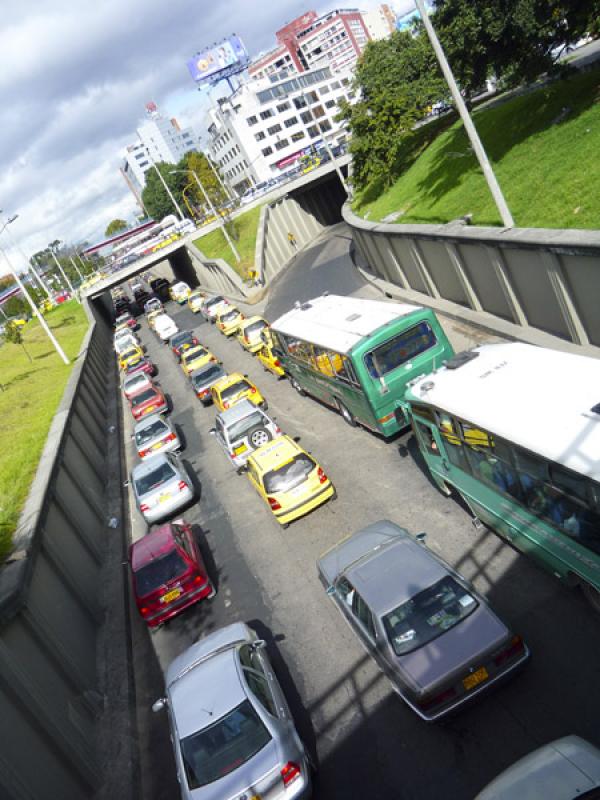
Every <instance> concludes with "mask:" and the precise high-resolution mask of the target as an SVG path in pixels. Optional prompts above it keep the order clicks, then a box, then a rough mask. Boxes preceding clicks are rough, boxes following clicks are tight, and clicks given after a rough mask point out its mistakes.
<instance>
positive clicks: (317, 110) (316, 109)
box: [312, 106, 325, 119]
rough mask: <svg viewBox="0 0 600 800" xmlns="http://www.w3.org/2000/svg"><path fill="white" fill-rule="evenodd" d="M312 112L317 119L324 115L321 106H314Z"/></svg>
mask: <svg viewBox="0 0 600 800" xmlns="http://www.w3.org/2000/svg"><path fill="white" fill-rule="evenodd" d="M312 112H313V115H314V116H315V117H317V119H318V118H319V117H323V116H324V115H325V110H324V108H323V106H315V107H314V108H313V110H312Z"/></svg>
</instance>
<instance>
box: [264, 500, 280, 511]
mask: <svg viewBox="0 0 600 800" xmlns="http://www.w3.org/2000/svg"><path fill="white" fill-rule="evenodd" d="M267 503H268V504H269V505H270V506H271V511H279V509H280V508H281V503H279V502H278V501H277V500H276V499H275V498H274V497H267Z"/></svg>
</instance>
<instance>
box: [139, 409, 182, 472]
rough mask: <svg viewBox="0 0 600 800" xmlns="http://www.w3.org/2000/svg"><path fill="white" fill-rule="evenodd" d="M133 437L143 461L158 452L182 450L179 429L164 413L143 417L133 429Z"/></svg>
mask: <svg viewBox="0 0 600 800" xmlns="http://www.w3.org/2000/svg"><path fill="white" fill-rule="evenodd" d="M132 438H133V440H134V441H135V446H136V448H137V451H138V456H139V457H140V458H141V459H142V461H145V460H146V459H148V458H152V456H155V455H157V453H174V452H177V451H179V450H181V442H180V440H179V436H177V431H176V430H175V428H174V427H173V425H172V424H171V423H170V422H169V420H167V419H165V418H164V417H163V416H162V414H150V416H148V417H143V418H142V419H141V420H140V421H139V422H138V423H137V424H136V426H135V428H134V429H133V436H132Z"/></svg>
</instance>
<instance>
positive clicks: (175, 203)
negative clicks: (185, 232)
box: [138, 131, 185, 222]
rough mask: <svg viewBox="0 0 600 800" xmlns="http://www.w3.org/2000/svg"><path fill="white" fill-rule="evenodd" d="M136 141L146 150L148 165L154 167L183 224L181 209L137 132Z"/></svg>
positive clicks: (183, 217)
mask: <svg viewBox="0 0 600 800" xmlns="http://www.w3.org/2000/svg"><path fill="white" fill-rule="evenodd" d="M138 139H139V140H140V142H141V143H142V145H144V147H145V148H146V152H147V153H148V158H149V159H150V163H151V164H152V166H153V167H154V169H155V170H156V174H157V175H158V177H159V179H160V182H161V183H162V185H163V187H164V190H165V192H166V193H167V194H168V195H169V198H170V200H171V202H172V203H173V205H174V206H175V208H176V209H177V213H178V214H179V219H180V220H181V221H182V222H183V220H184V219H185V216H184V215H183V213H182V211H181V209H180V208H179V204H178V203H177V200H175V198H174V197H173V193H172V192H171V190H170V189H169V187H168V186H167V182H166V180H165V179H164V178H163V176H162V175H161V172H160V170H159V168H158V167H157V166H156V162H155V161H154V159H153V158H152V156H151V155H150V151H149V150H148V148H147V147H146V145H145V144H144V141H143V139H142V137H141V136H140V134H139V131H138ZM171 171H172V170H171Z"/></svg>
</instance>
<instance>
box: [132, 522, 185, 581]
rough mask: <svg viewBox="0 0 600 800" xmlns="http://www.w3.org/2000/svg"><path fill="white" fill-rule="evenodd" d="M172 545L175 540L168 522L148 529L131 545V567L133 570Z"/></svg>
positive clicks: (166, 551) (167, 550)
mask: <svg viewBox="0 0 600 800" xmlns="http://www.w3.org/2000/svg"><path fill="white" fill-rule="evenodd" d="M174 546H175V540H174V538H173V531H172V529H171V525H170V524H167V525H161V526H160V528H155V529H154V530H152V531H149V532H148V533H147V534H146V535H145V536H142V538H141V539H138V540H137V542H134V543H133V544H132V546H131V556H130V557H131V568H132V569H133V570H134V572H135V570H137V569H139V568H140V567H142V566H143V565H144V564H147V563H148V562H149V561H153V560H154V559H155V558H158V557H159V556H161V555H164V554H165V553H168V552H169V551H170V550H172V549H173V548H174Z"/></svg>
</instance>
